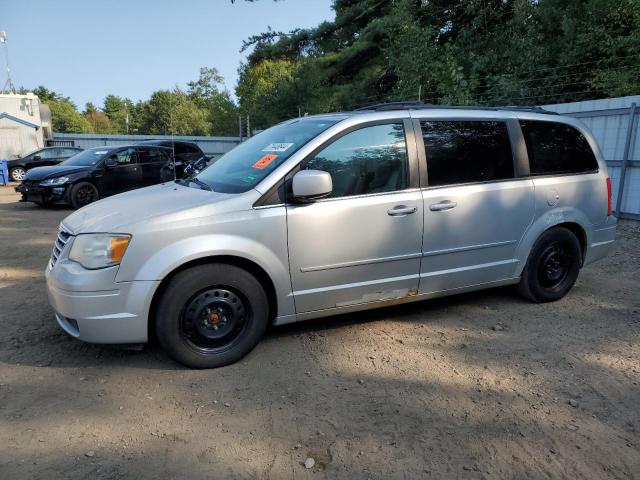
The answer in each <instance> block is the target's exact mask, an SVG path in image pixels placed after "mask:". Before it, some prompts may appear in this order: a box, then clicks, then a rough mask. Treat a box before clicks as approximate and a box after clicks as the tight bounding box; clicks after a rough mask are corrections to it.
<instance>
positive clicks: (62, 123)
mask: <svg viewBox="0 0 640 480" xmlns="http://www.w3.org/2000/svg"><path fill="white" fill-rule="evenodd" d="M46 104H47V105H49V108H50V109H51V119H52V123H53V131H54V132H58V133H91V131H92V128H91V124H90V123H89V122H88V121H87V119H86V118H84V117H83V116H82V114H81V113H79V112H78V111H77V110H76V108H75V105H74V104H73V103H71V102H70V101H68V100H66V99H63V100H49V101H47V102H46Z"/></svg>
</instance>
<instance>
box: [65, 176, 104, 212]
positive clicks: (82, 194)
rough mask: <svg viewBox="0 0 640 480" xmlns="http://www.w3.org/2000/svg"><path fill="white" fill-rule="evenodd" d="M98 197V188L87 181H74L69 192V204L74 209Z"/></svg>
mask: <svg viewBox="0 0 640 480" xmlns="http://www.w3.org/2000/svg"><path fill="white" fill-rule="evenodd" d="M98 198H100V193H99V192H98V188H97V187H96V186H95V185H94V184H93V183H89V182H79V183H76V184H75V185H74V186H72V187H71V191H70V192H69V200H70V201H71V206H72V207H73V208H74V209H76V210H77V209H78V208H82V207H84V206H85V205H89V204H90V203H92V202H95V201H96V200H98Z"/></svg>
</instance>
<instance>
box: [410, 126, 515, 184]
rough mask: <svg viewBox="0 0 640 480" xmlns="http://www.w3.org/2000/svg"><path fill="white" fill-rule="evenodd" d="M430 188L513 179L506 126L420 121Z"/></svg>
mask: <svg viewBox="0 0 640 480" xmlns="http://www.w3.org/2000/svg"><path fill="white" fill-rule="evenodd" d="M420 126H421V127H422V138H423V139H424V148H425V153H426V157H427V176H428V181H429V186H430V187H438V186H444V185H456V184H463V183H476V182H488V181H493V180H506V179H510V178H513V177H514V170H513V153H512V150H511V142H510V140H509V131H508V128H507V124H506V123H505V122H503V121H493V120H481V121H480V120H433V121H432V120H426V121H421V122H420Z"/></svg>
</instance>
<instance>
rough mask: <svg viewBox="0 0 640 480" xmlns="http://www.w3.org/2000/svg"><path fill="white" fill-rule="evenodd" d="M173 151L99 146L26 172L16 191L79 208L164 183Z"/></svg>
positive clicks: (48, 202)
mask: <svg viewBox="0 0 640 480" xmlns="http://www.w3.org/2000/svg"><path fill="white" fill-rule="evenodd" d="M170 160H171V150H170V149H168V148H164V147H156V146H137V145H131V146H119V147H96V148H90V149H88V150H85V151H83V152H81V153H79V154H77V155H75V156H73V157H71V158H70V159H68V160H67V161H65V162H62V163H61V164H59V165H55V166H50V167H40V168H34V169H32V170H30V171H29V172H27V175H26V176H25V178H24V180H23V182H22V184H21V185H19V186H18V187H16V191H17V192H20V193H21V194H22V201H30V202H35V203H37V204H38V205H42V206H45V205H51V204H54V203H70V204H71V206H72V207H73V208H80V207H83V206H85V205H88V204H89V203H91V202H94V201H96V200H98V199H100V198H103V197H108V196H110V195H115V194H117V193H121V192H125V191H127V190H133V189H135V188H140V187H146V186H149V185H155V184H156V183H161V182H162V179H161V177H160V170H161V169H162V167H163V166H164V165H165V164H166V163H167V162H169V161H170Z"/></svg>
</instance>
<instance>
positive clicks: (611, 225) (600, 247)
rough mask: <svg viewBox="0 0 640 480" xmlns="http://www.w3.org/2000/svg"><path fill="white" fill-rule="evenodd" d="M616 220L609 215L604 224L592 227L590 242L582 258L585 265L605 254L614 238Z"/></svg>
mask: <svg viewBox="0 0 640 480" xmlns="http://www.w3.org/2000/svg"><path fill="white" fill-rule="evenodd" d="M617 222H618V221H617V219H616V218H615V217H613V216H611V217H609V219H607V223H606V224H604V225H598V226H597V227H595V228H594V230H593V235H592V237H591V243H590V244H589V247H588V248H587V254H586V256H585V259H584V264H585V265H587V264H589V263H592V262H595V261H596V260H600V259H601V258H603V257H606V256H607V254H608V253H609V251H610V250H611V247H612V246H613V242H614V241H615V239H616V225H617Z"/></svg>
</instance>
